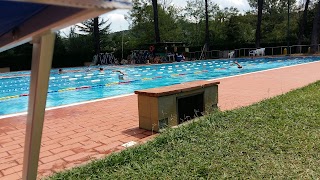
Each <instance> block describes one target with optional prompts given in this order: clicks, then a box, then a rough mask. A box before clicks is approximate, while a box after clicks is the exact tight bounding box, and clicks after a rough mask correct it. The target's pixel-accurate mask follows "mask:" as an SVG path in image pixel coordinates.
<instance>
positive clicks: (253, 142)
mask: <svg viewBox="0 0 320 180" xmlns="http://www.w3.org/2000/svg"><path fill="white" fill-rule="evenodd" d="M319 90H320V82H317V83H315V84H311V85H309V86H307V87H304V88H302V89H298V90H295V91H292V92H289V93H287V94H285V95H281V96H278V97H275V98H272V99H269V100H265V101H262V102H260V103H257V104H254V105H252V106H249V107H244V108H240V109H237V110H232V111H225V112H213V113H212V114H210V115H208V116H206V117H203V118H201V120H200V121H196V122H192V123H190V124H188V125H186V126H181V127H180V128H177V129H169V130H168V131H166V132H164V133H163V134H161V135H159V136H158V137H156V138H155V140H153V141H150V142H148V143H146V144H143V145H141V146H137V147H133V148H129V149H127V150H125V151H122V152H120V153H116V154H113V155H110V156H108V157H107V158H105V159H103V160H99V161H95V162H92V163H90V164H88V165H86V166H82V167H78V168H74V169H72V170H69V171H64V172H62V173H58V174H55V175H54V176H52V177H50V178H49V179H221V178H223V179H226V178H237V179H244V178H250V179H261V178H276V179H293V178H294V179H296V178H299V179H301V178H302V179H316V178H318V177H320V166H319V164H320V111H319V109H320V91H319Z"/></svg>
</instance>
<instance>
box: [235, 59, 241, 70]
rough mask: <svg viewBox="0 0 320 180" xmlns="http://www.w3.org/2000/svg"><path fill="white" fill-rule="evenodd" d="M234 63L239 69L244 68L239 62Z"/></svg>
mask: <svg viewBox="0 0 320 180" xmlns="http://www.w3.org/2000/svg"><path fill="white" fill-rule="evenodd" d="M234 63H235V64H236V65H237V66H238V68H239V69H241V68H242V66H241V65H240V64H239V63H238V62H237V61H234Z"/></svg>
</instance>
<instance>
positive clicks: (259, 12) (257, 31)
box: [256, 0, 263, 48]
mask: <svg viewBox="0 0 320 180" xmlns="http://www.w3.org/2000/svg"><path fill="white" fill-rule="evenodd" d="M262 9H263V0H258V20H257V29H256V48H259V47H260V38H261V21H262Z"/></svg>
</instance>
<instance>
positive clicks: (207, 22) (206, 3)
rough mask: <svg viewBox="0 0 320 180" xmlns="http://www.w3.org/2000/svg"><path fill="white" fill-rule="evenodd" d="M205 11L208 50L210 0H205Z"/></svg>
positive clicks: (207, 46)
mask: <svg viewBox="0 0 320 180" xmlns="http://www.w3.org/2000/svg"><path fill="white" fill-rule="evenodd" d="M205 13H206V38H205V43H206V50H207V51H209V46H210V45H209V15H208V0H205Z"/></svg>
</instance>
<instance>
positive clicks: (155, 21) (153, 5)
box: [152, 0, 160, 43]
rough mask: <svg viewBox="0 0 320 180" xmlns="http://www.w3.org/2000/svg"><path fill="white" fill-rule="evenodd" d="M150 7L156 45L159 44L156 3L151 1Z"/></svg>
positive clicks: (155, 0)
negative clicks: (151, 8)
mask: <svg viewBox="0 0 320 180" xmlns="http://www.w3.org/2000/svg"><path fill="white" fill-rule="evenodd" d="M152 7H153V19H154V33H155V35H156V38H155V40H156V43H159V42H160V31H159V22H158V20H159V17H158V16H159V15H158V1H157V0H152Z"/></svg>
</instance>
